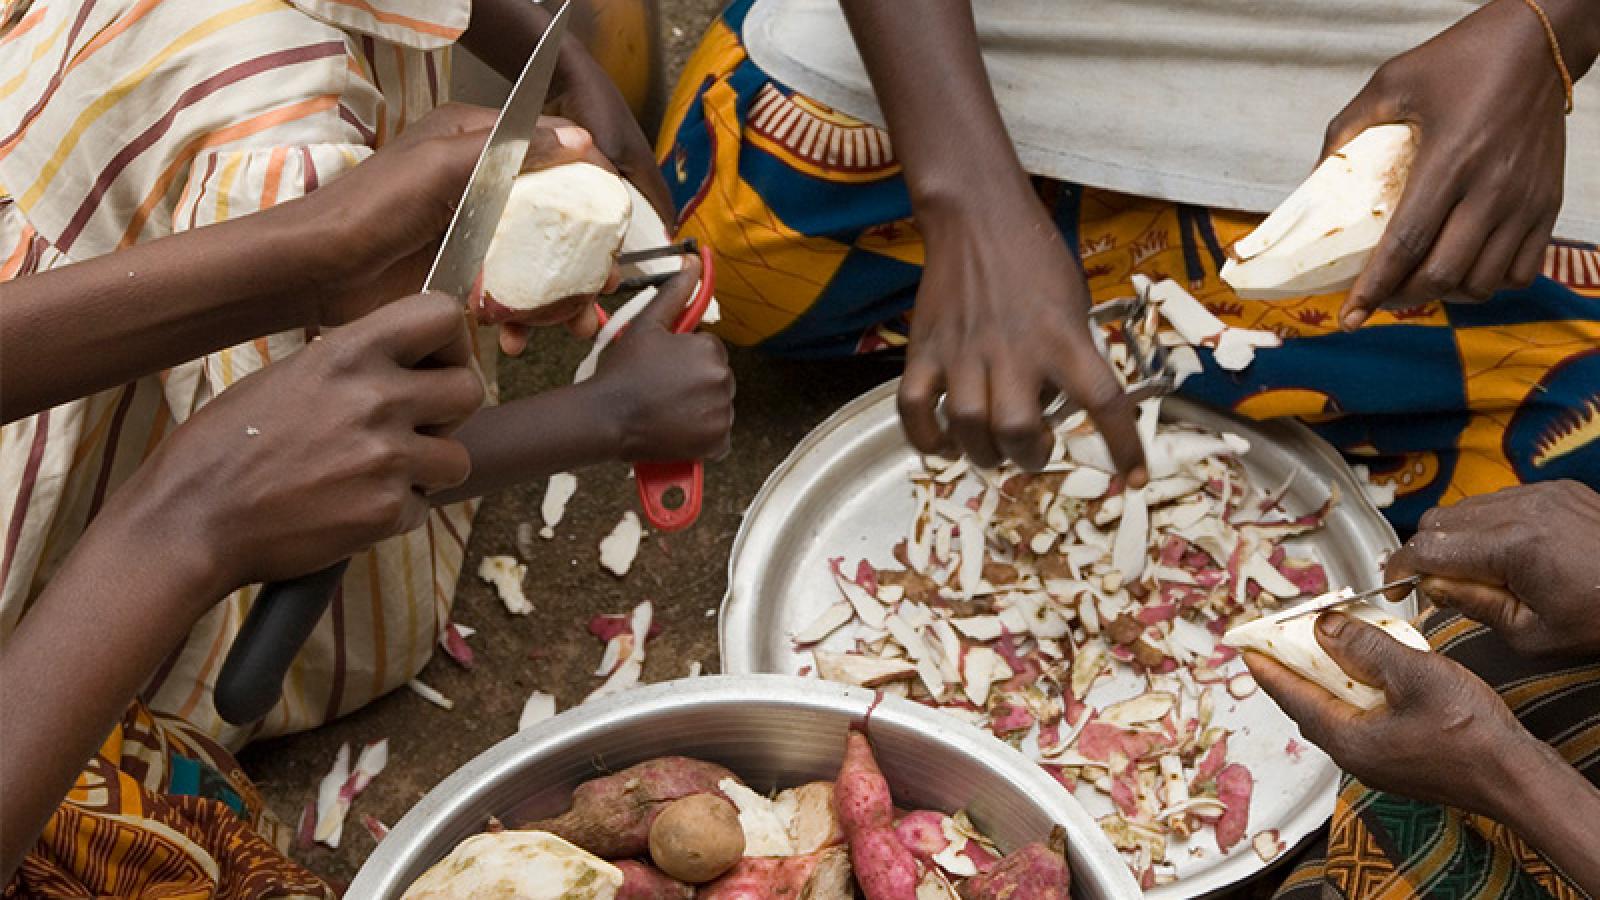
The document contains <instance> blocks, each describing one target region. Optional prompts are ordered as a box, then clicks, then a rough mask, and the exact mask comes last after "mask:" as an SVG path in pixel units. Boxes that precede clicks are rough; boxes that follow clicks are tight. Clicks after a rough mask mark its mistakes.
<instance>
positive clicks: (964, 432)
mask: <svg viewBox="0 0 1600 900" xmlns="http://www.w3.org/2000/svg"><path fill="white" fill-rule="evenodd" d="M945 377H946V378H947V379H948V381H949V384H950V387H949V389H948V390H947V391H946V392H945V398H944V414H945V418H947V419H949V420H950V437H951V438H952V439H953V440H954V441H955V443H956V445H957V446H959V447H960V448H961V450H962V451H963V452H964V453H965V454H966V455H967V457H968V458H970V459H971V460H972V464H973V465H975V466H978V467H979V468H984V469H992V468H994V467H995V466H998V465H999V464H1000V460H1001V456H1000V448H998V447H996V446H995V443H994V437H993V435H992V434H991V433H990V431H989V370H988V369H987V368H986V367H985V366H984V365H983V364H982V363H979V362H966V363H963V364H961V365H959V366H957V367H956V368H954V369H952V370H951V371H950V372H948V373H946V376H945Z"/></svg>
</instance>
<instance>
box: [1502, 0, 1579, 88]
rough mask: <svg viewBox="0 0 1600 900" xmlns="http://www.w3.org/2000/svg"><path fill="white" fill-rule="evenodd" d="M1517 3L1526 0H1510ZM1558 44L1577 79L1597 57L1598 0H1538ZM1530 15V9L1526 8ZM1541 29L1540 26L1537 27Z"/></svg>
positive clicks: (1570, 70)
mask: <svg viewBox="0 0 1600 900" xmlns="http://www.w3.org/2000/svg"><path fill="white" fill-rule="evenodd" d="M1513 2H1516V3H1517V4H1518V5H1521V4H1523V3H1525V2H1526V0H1513ZM1538 3H1539V5H1540V7H1541V8H1542V9H1543V10H1544V13H1545V15H1546V16H1547V17H1549V19H1550V27H1551V28H1552V29H1553V30H1554V31H1555V33H1556V41H1557V42H1558V43H1559V44H1560V45H1561V57H1562V61H1563V62H1564V63H1566V66H1567V71H1568V72H1569V73H1571V75H1572V80H1573V81H1577V80H1578V79H1580V78H1582V77H1583V76H1584V75H1586V74H1587V73H1588V72H1589V70H1590V69H1591V68H1592V67H1593V66H1594V63H1595V59H1596V58H1597V57H1600V0H1538ZM1528 12H1529V14H1530V15H1531V14H1532V13H1531V11H1528ZM1540 31H1541V33H1542V31H1543V28H1542V26H1541V27H1540Z"/></svg>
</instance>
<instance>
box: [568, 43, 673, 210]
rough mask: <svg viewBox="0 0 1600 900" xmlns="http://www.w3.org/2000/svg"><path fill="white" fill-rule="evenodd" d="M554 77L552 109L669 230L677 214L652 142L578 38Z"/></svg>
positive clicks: (570, 46)
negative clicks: (590, 140)
mask: <svg viewBox="0 0 1600 900" xmlns="http://www.w3.org/2000/svg"><path fill="white" fill-rule="evenodd" d="M556 76H557V80H556V84H555V85H554V86H553V87H554V92H553V94H552V96H551V98H550V103H551V107H550V108H551V109H552V110H553V111H554V112H555V113H557V114H558V115H561V116H565V117H566V118H568V119H571V120H572V121H573V122H575V123H577V124H578V125H581V126H582V127H584V128H586V129H588V130H589V134H591V135H593V136H594V145H595V147H596V148H597V149H598V150H599V151H600V154H601V155H602V156H604V157H605V158H606V159H608V160H610V161H611V164H612V165H614V166H616V169H617V172H618V173H620V174H621V175H622V177H623V178H626V179H628V181H629V182H631V183H632V184H633V186H634V187H636V188H638V189H639V193H641V194H643V195H644V198H645V199H646V200H648V201H650V205H651V206H652V207H653V208H654V209H655V211H656V214H657V215H659V216H660V217H661V221H663V222H666V223H668V225H669V226H670V225H671V223H672V222H673V221H674V220H675V218H676V214H675V212H674V211H673V208H672V195H671V193H669V192H668V191H667V181H666V179H665V178H663V177H661V168H660V167H659V166H657V165H656V158H655V154H654V152H652V150H651V148H650V139H649V138H647V137H645V134H644V131H643V129H641V128H640V127H639V120H638V119H635V118H634V117H633V110H631V109H629V108H628V101H627V100H625V99H623V97H622V92H621V91H619V90H617V86H616V85H615V84H614V83H612V81H611V76H609V75H607V74H606V70H605V69H604V68H602V67H601V66H600V64H599V63H598V62H596V61H595V59H594V57H592V56H590V55H589V51H587V50H585V49H584V48H583V44H582V42H581V41H578V40H577V39H576V38H569V39H568V40H567V42H566V44H564V45H563V46H562V48H561V63H560V68H559V69H558V70H557V72H556Z"/></svg>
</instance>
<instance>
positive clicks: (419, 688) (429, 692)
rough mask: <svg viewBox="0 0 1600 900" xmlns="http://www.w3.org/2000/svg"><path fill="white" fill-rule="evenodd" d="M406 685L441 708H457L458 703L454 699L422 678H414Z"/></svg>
mask: <svg viewBox="0 0 1600 900" xmlns="http://www.w3.org/2000/svg"><path fill="white" fill-rule="evenodd" d="M406 687H408V688H410V689H411V690H412V692H413V693H415V694H416V695H417V696H418V697H421V698H422V699H424V700H426V701H428V702H429V703H432V704H433V705H434V706H437V707H439V708H440V709H455V708H456V703H455V701H454V700H451V699H450V698H449V697H446V696H445V695H444V694H441V693H439V691H438V689H436V688H434V687H432V686H430V685H428V684H427V683H426V682H424V681H423V680H422V679H420V678H413V679H411V680H410V681H408V682H406Z"/></svg>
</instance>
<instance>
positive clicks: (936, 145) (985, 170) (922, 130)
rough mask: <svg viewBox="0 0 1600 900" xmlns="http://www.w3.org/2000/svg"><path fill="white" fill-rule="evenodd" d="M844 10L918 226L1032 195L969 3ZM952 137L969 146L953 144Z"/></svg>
mask: <svg viewBox="0 0 1600 900" xmlns="http://www.w3.org/2000/svg"><path fill="white" fill-rule="evenodd" d="M840 5H841V6H842V7H843V8H844V13H845V17H846V19H847V20H848V21H849V23H850V30H851V33H852V34H854V35H855V40H856V44H857V46H858V47H859V48H860V50H861V57H862V59H863V60H864V61H865V63H866V67H867V74H868V75H869V76H870V77H871V79H872V85H873V88H874V89H875V90H876V92H877V95H878V102H879V104H880V105H881V106H882V107H883V112H884V116H885V117H886V118H887V119H888V124H889V131H890V134H891V135H892V136H893V138H894V147H895V154H896V156H897V157H898V158H899V160H900V162H901V163H902V165H903V166H904V167H905V173H906V182H907V185H908V186H909V187H910V190H911V201H912V205H913V207H914V208H915V210H916V212H917V214H918V216H919V219H928V218H930V217H936V216H937V215H938V214H940V213H942V212H943V211H944V210H945V209H947V208H949V207H951V206H961V205H963V204H966V203H969V202H971V201H972V200H973V199H975V198H981V202H983V203H984V204H990V203H993V202H994V201H995V200H996V199H997V198H998V199H1000V200H1002V201H1004V200H1005V199H1006V198H1008V197H1012V198H1014V197H1020V196H1031V191H1030V189H1029V185H1028V180H1027V175H1026V173H1025V172H1024V171H1023V169H1022V165H1021V163H1020V162H1019V161H1018V160H1017V155H1016V150H1015V149H1014V148H1013V147H1012V144H1011V140H1010V138H1009V137H1008V136H1007V134H1006V129H1005V123H1004V122H1003V121H1002V120H1001V118H1000V109H999V106H998V105H997V104H996V103H995V99H994V91H993V89H992V88H991V87H990V85H989V76H988V73H987V71H986V70H985V69H984V65H983V56H982V54H981V53H980V51H979V47H978V35H977V28H976V26H975V25H974V23H973V18H972V7H971V5H970V3H969V2H968V0H930V2H925V3H884V2H882V0H840ZM952 134H959V135H961V140H959V141H952V140H950V135H952ZM920 224H923V225H924V226H925V227H926V225H927V224H928V223H927V222H925V221H924V222H921V223H920Z"/></svg>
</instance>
